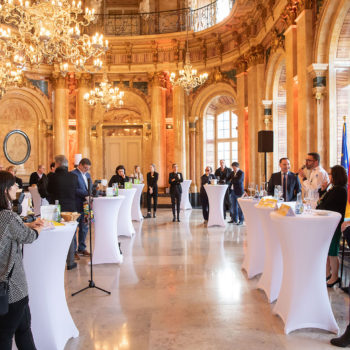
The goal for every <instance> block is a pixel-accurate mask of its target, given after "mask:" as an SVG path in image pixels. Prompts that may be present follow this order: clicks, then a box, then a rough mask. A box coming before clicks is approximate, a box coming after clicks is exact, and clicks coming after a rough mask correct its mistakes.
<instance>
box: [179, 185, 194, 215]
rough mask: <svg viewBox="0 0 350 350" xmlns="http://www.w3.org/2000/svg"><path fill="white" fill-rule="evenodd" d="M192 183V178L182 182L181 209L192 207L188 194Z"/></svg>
mask: <svg viewBox="0 0 350 350" xmlns="http://www.w3.org/2000/svg"><path fill="white" fill-rule="evenodd" d="M191 183H192V180H184V181H183V182H181V188H182V195H181V203H180V209H182V210H187V209H192V205H191V203H190V199H189V194H188V193H189V190H190V186H191Z"/></svg>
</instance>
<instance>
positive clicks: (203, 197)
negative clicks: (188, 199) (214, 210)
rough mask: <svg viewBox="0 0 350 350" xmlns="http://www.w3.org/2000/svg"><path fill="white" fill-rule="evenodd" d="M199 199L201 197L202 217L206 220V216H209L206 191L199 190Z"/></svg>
mask: <svg viewBox="0 0 350 350" xmlns="http://www.w3.org/2000/svg"><path fill="white" fill-rule="evenodd" d="M200 199H201V204H202V212H203V218H204V220H208V218H209V201H208V195H207V194H206V193H203V192H201V193H200Z"/></svg>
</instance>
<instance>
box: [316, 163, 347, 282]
mask: <svg viewBox="0 0 350 350" xmlns="http://www.w3.org/2000/svg"><path fill="white" fill-rule="evenodd" d="M327 177H328V176H327ZM347 182H348V178H347V174H346V170H345V168H344V167H342V166H341V165H335V166H334V167H332V168H331V176H330V182H326V181H325V182H324V183H323V184H322V186H321V191H320V195H321V197H320V199H319V201H318V204H317V207H316V209H324V210H331V211H335V212H337V213H339V214H341V216H342V219H341V220H340V222H339V225H338V226H337V228H336V230H335V232H334V235H333V238H332V242H331V245H330V247H329V251H328V258H327V266H326V273H327V274H326V275H327V280H328V283H327V287H329V288H331V287H333V286H334V285H336V284H337V283H339V282H340V278H339V277H338V270H339V260H338V253H339V243H340V236H341V224H342V223H343V221H344V215H345V208H346V202H347V188H346V185H347ZM329 185H331V186H329ZM327 188H328V190H327Z"/></svg>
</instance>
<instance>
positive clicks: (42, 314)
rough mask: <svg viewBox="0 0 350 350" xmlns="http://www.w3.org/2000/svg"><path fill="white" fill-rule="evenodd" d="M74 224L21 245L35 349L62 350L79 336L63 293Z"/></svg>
mask: <svg viewBox="0 0 350 350" xmlns="http://www.w3.org/2000/svg"><path fill="white" fill-rule="evenodd" d="M76 227H77V224H76V223H74V224H73V223H72V224H69V223H68V224H66V225H65V226H63V227H56V228H55V229H54V230H44V231H42V232H41V234H40V236H39V238H38V239H37V240H36V241H34V242H33V243H32V244H25V245H24V254H23V264H24V269H25V273H26V277H27V282H28V289H29V305H30V311H31V314H32V332H33V336H34V341H35V344H36V347H37V349H38V350H48V349H50V350H63V349H64V347H65V345H66V342H67V340H68V339H69V338H72V337H73V338H75V337H78V336H79V331H78V329H77V327H76V326H75V324H74V321H73V319H72V316H71V314H70V312H69V309H68V306H67V301H66V295H65V291H64V270H65V266H66V258H67V253H68V249H69V246H70V244H71V242H72V238H73V235H74V233H75V230H76Z"/></svg>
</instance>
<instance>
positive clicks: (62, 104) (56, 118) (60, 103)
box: [52, 73, 68, 158]
mask: <svg viewBox="0 0 350 350" xmlns="http://www.w3.org/2000/svg"><path fill="white" fill-rule="evenodd" d="M52 81H53V111H54V113H53V114H54V115H53V135H54V136H53V137H54V155H58V154H64V155H65V156H66V157H67V158H68V88H67V84H66V79H65V78H63V77H62V76H61V75H60V74H59V73H57V74H55V75H53V79H52Z"/></svg>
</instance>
